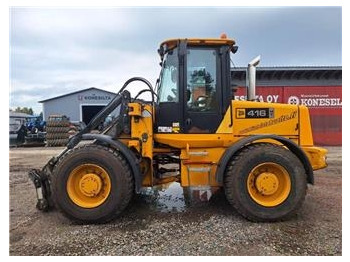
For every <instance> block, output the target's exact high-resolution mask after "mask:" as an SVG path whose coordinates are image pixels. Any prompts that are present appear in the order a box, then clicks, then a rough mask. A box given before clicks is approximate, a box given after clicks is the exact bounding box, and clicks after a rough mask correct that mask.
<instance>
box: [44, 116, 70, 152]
mask: <svg viewBox="0 0 350 262" xmlns="http://www.w3.org/2000/svg"><path fill="white" fill-rule="evenodd" d="M69 126H70V122H69V119H68V118H67V117H65V116H56V115H55V116H50V117H49V120H48V121H47V125H46V145H47V146H49V147H51V146H65V145H67V143H68V138H69V134H68V131H69Z"/></svg>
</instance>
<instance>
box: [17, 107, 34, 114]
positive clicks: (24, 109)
mask: <svg viewBox="0 0 350 262" xmlns="http://www.w3.org/2000/svg"><path fill="white" fill-rule="evenodd" d="M15 112H19V113H25V114H28V115H33V113H34V112H33V109H32V108H31V107H29V108H28V107H19V106H18V107H17V108H16V109H15Z"/></svg>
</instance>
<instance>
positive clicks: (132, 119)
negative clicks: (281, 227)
mask: <svg viewBox="0 0 350 262" xmlns="http://www.w3.org/2000/svg"><path fill="white" fill-rule="evenodd" d="M237 49H238V47H237V46H236V44H235V41H234V40H231V39H228V38H227V37H225V36H223V37H221V38H217V39H170V40H167V41H164V42H163V43H161V45H160V48H159V50H158V53H159V55H160V60H161V63H160V64H161V73H160V77H159V79H158V80H157V83H156V87H155V88H153V87H152V85H151V84H150V82H149V81H147V80H146V79H144V78H140V77H134V78H131V79H129V80H128V81H127V82H126V83H125V84H124V85H123V86H122V88H121V89H120V91H119V92H118V94H117V95H116V97H115V98H114V99H113V100H112V101H111V102H110V103H109V104H108V105H107V106H106V107H105V108H104V109H102V110H101V111H100V112H99V113H98V114H97V115H96V116H95V117H94V118H93V119H92V120H91V122H90V123H89V124H88V125H87V126H86V128H84V129H83V130H81V131H80V132H79V133H78V134H76V135H75V136H73V137H72V138H70V140H69V143H68V145H67V148H66V149H65V150H64V151H63V152H62V153H61V154H60V155H59V156H57V157H53V158H52V159H51V160H50V161H49V162H48V163H47V164H46V165H45V166H44V167H43V169H42V170H31V171H30V172H29V177H30V178H31V179H32V180H33V182H34V185H35V188H36V192H37V198H38V202H37V208H38V209H40V210H48V209H49V208H50V207H52V206H55V207H56V208H57V209H58V210H60V211H61V212H62V213H63V214H64V215H66V216H67V217H69V218H70V219H73V220H76V221H79V222H84V223H103V222H107V221H110V220H111V219H114V218H115V217H117V216H118V215H119V214H121V213H122V212H123V210H124V209H125V207H126V206H127V205H128V204H129V202H130V200H131V198H132V196H133V194H135V193H136V194H137V193H139V192H140V189H141V188H142V187H152V186H156V185H161V184H165V183H170V182H174V181H177V182H179V183H181V186H183V187H195V188H205V189H208V188H223V189H224V191H225V194H226V197H227V199H228V201H229V203H230V204H231V205H232V206H233V207H234V208H235V209H236V210H237V211H238V212H239V213H240V214H241V215H242V216H244V217H246V218H247V219H249V220H252V221H278V220H284V219H287V218H288V217H290V216H291V215H293V214H295V213H296V212H297V211H298V209H299V208H300V206H301V205H302V203H303V201H304V198H305V194H306V190H307V184H313V183H314V175H313V171H314V170H317V169H320V168H324V167H326V166H327V164H326V153H327V151H326V150H325V149H323V148H319V147H315V146H314V145H313V138H312V130H311V125H310V119H309V112H308V109H307V108H306V107H305V106H298V105H289V104H271V103H263V102H256V101H255V70H256V66H257V64H258V63H259V60H260V58H259V57H257V58H256V59H254V60H253V61H251V62H250V63H249V64H248V68H247V76H248V77H247V83H248V84H247V101H236V100H233V97H234V96H233V90H234V88H232V86H231V78H230V55H231V53H233V54H234V53H235V52H236V51H237ZM135 81H137V82H141V83H142V85H143V84H144V85H145V87H146V88H145V89H144V90H141V91H140V92H139V93H138V94H137V95H136V96H135V97H134V98H132V97H131V96H130V92H129V91H128V90H127V89H128V85H129V84H130V83H132V82H135ZM145 92H149V93H150V97H151V99H150V100H151V101H145V100H142V99H140V98H139V97H140V95H141V94H143V93H145ZM107 118H108V119H109V121H108V124H106V125H104V128H103V130H102V131H101V132H100V133H96V132H90V131H92V130H94V129H96V128H97V127H99V126H101V123H103V122H104V121H105V119H107Z"/></svg>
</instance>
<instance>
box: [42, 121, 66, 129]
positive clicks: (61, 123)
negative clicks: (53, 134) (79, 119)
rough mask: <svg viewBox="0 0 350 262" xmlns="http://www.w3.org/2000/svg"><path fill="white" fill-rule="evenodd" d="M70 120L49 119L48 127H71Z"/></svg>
mask: <svg viewBox="0 0 350 262" xmlns="http://www.w3.org/2000/svg"><path fill="white" fill-rule="evenodd" d="M69 125H70V122H69V121H68V120H60V121H54V120H51V121H50V120H49V121H48V122H47V124H46V126H47V127H55V126H56V127H63V126H64V127H69Z"/></svg>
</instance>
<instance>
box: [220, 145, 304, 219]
mask: <svg viewBox="0 0 350 262" xmlns="http://www.w3.org/2000/svg"><path fill="white" fill-rule="evenodd" d="M224 187H225V194H226V197H227V199H228V201H229V202H230V204H231V205H232V206H233V207H235V208H236V210H237V211H238V212H239V213H240V214H242V215H243V216H244V217H246V218H248V219H249V220H252V221H278V220H284V219H286V218H288V217H290V216H291V215H293V214H295V213H296V211H297V210H298V209H299V207H300V206H301V204H302V202H303V201H304V199H305V195H306V188H307V184H306V174H305V170H304V167H303V165H302V163H301V162H300V160H299V159H298V158H297V157H296V156H295V155H294V154H293V153H292V152H291V151H289V150H287V149H285V148H283V147H282V146H277V145H273V144H268V143H256V144H252V145H250V146H247V147H246V148H244V149H242V150H241V151H240V152H239V153H238V154H237V155H235V156H234V157H233V159H232V160H231V163H230V164H229V165H228V167H227V168H226V174H225V183H224Z"/></svg>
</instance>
